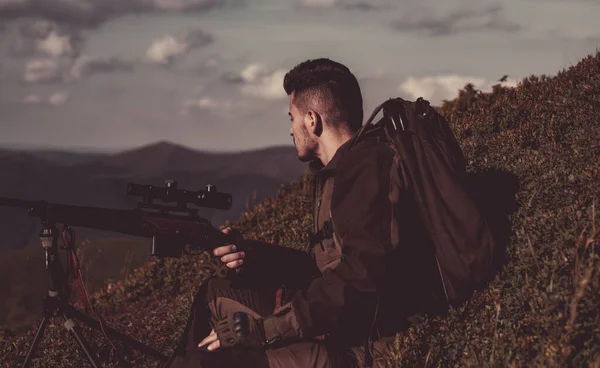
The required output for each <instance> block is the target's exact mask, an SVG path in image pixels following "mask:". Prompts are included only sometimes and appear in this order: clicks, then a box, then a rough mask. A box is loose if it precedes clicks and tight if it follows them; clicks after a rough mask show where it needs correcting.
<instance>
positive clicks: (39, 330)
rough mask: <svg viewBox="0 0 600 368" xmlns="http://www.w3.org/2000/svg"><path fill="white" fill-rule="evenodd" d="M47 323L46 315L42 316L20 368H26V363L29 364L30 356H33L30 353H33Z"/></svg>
mask: <svg viewBox="0 0 600 368" xmlns="http://www.w3.org/2000/svg"><path fill="white" fill-rule="evenodd" d="M47 325H48V317H47V316H44V318H42V322H40V326H39V327H38V329H37V332H36V333H35V337H34V338H33V341H31V345H30V346H29V350H28V351H27V356H26V357H25V361H24V362H23V365H22V366H21V367H22V368H26V367H27V365H28V364H29V361H30V360H31V357H32V356H33V355H32V354H33V351H34V350H35V347H36V346H37V344H38V343H39V342H40V340H41V339H42V337H43V336H44V330H45V329H46V326H47Z"/></svg>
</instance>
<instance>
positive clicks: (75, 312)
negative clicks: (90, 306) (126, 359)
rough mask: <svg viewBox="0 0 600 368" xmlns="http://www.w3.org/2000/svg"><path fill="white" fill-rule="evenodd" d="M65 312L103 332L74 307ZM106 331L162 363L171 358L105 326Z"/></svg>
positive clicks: (95, 321)
mask: <svg viewBox="0 0 600 368" xmlns="http://www.w3.org/2000/svg"><path fill="white" fill-rule="evenodd" d="M64 308H65V310H66V311H67V312H68V313H69V314H70V315H71V316H72V317H74V318H77V319H78V320H80V321H82V322H83V323H85V324H86V325H88V326H89V327H92V328H95V329H97V330H100V331H102V327H101V326H100V322H98V321H97V320H96V319H94V318H92V317H90V316H88V315H87V314H85V313H83V312H81V311H79V310H77V309H75V308H74V307H73V306H71V305H65V306H64ZM104 331H105V332H106V334H107V335H108V337H110V338H116V339H119V340H121V341H123V342H125V343H127V344H129V345H130V346H131V347H133V348H135V349H137V350H138V351H140V352H142V353H145V354H148V355H150V356H152V357H154V358H156V359H158V360H160V361H163V362H164V361H167V360H168V359H169V357H167V356H165V355H163V354H162V353H161V352H159V351H157V350H155V349H153V348H151V347H150V346H147V345H144V344H142V343H141V342H139V341H137V340H135V339H133V338H132V337H131V336H127V335H125V334H124V333H121V332H119V331H117V330H115V329H113V328H111V327H108V326H104Z"/></svg>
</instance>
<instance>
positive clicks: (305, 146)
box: [289, 93, 317, 162]
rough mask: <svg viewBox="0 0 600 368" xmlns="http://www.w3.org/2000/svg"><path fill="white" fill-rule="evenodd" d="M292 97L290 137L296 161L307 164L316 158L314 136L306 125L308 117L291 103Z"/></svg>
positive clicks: (291, 98)
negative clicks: (296, 157) (294, 148)
mask: <svg viewBox="0 0 600 368" xmlns="http://www.w3.org/2000/svg"><path fill="white" fill-rule="evenodd" d="M293 96H294V94H293V93H292V95H291V96H290V111H289V115H290V120H291V127H290V135H291V136H292V138H293V142H294V145H295V146H296V151H297V152H298V159H299V160H300V161H302V162H308V161H311V160H313V159H316V158H317V141H316V138H315V137H314V136H312V134H311V133H310V132H309V130H308V128H307V123H309V117H308V116H307V114H304V115H303V114H301V113H300V111H299V110H298V107H296V105H294V103H293Z"/></svg>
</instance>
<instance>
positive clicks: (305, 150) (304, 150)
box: [293, 134, 318, 162]
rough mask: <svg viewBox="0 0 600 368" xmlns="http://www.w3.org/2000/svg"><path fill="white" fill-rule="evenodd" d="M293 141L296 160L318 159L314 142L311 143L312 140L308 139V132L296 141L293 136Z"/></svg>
mask: <svg viewBox="0 0 600 368" xmlns="http://www.w3.org/2000/svg"><path fill="white" fill-rule="evenodd" d="M293 141H294V145H295V146H296V153H297V154H298V160H300V161H302V162H309V161H314V160H318V157H317V150H316V144H312V143H313V142H311V141H310V137H309V136H308V134H306V135H304V136H303V137H302V138H301V139H299V140H298V142H297V141H296V137H294V139H293ZM313 146H314V147H313Z"/></svg>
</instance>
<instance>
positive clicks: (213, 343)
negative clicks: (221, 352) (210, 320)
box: [198, 328, 221, 351]
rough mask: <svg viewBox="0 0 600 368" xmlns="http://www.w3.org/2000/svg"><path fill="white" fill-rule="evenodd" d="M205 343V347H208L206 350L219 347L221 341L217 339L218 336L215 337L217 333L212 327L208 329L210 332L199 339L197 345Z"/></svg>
mask: <svg viewBox="0 0 600 368" xmlns="http://www.w3.org/2000/svg"><path fill="white" fill-rule="evenodd" d="M206 345H208V347H207V348H206V349H208V351H213V350H217V349H218V348H219V347H221V342H220V341H219V338H218V337H217V333H216V332H215V329H214V328H213V329H212V331H210V334H209V335H208V336H206V337H205V338H204V340H202V341H200V344H198V347H199V348H201V347H203V346H206Z"/></svg>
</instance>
